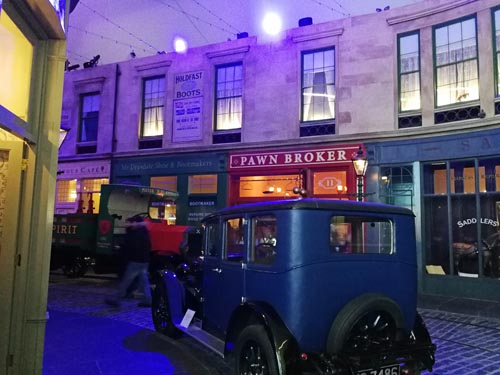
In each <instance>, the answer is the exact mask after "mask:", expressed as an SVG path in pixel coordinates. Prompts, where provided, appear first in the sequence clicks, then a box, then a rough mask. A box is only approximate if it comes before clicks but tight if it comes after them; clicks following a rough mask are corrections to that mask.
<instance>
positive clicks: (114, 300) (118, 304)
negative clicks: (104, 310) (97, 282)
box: [104, 298, 120, 307]
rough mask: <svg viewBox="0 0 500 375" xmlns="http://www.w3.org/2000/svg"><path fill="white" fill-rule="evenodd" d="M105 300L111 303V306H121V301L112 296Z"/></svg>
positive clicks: (108, 303)
mask: <svg viewBox="0 0 500 375" xmlns="http://www.w3.org/2000/svg"><path fill="white" fill-rule="evenodd" d="M104 302H105V303H106V304H107V305H110V306H113V307H120V301H118V300H116V299H112V298H106V299H105V300H104Z"/></svg>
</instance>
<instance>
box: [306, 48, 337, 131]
mask: <svg viewBox="0 0 500 375" xmlns="http://www.w3.org/2000/svg"><path fill="white" fill-rule="evenodd" d="M326 51H332V52H333V83H332V84H329V83H325V86H329V85H332V86H333V89H334V92H335V93H336V87H337V86H336V84H337V63H336V59H337V50H336V47H335V45H333V46H328V47H323V48H318V49H312V50H304V51H301V53H300V60H301V61H300V123H301V124H302V125H309V124H314V123H318V122H331V121H335V119H336V114H337V110H336V109H337V97H336V94H335V99H334V100H333V117H328V118H323V119H319V120H316V119H315V120H305V119H304V117H305V116H304V107H305V101H304V91H305V87H304V76H305V72H304V58H305V56H306V55H310V54H315V53H320V52H321V53H324V52H326ZM323 61H324V59H323ZM322 69H323V72H324V71H325V70H324V69H325V65H324V64H323V66H322ZM312 87H314V85H313V86H312Z"/></svg>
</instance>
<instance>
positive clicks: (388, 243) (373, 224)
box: [330, 216, 394, 254]
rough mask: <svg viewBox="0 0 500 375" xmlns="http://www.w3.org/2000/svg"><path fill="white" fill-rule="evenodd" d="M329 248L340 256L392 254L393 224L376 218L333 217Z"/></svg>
mask: <svg viewBox="0 0 500 375" xmlns="http://www.w3.org/2000/svg"><path fill="white" fill-rule="evenodd" d="M330 247H331V250H332V251H333V252H334V253H342V254H394V230H393V224H392V222H391V221H390V220H388V219H381V218H376V217H362V216H334V217H332V218H331V221H330Z"/></svg>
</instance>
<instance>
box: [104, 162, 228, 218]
mask: <svg viewBox="0 0 500 375" xmlns="http://www.w3.org/2000/svg"><path fill="white" fill-rule="evenodd" d="M111 182H112V183H120V184H136V185H137V184H138V185H145V186H152V187H157V188H162V189H167V190H171V191H176V192H178V193H179V198H178V199H177V201H176V204H175V206H171V207H158V209H159V211H160V212H159V216H160V217H164V218H165V219H167V220H168V221H169V222H170V223H172V224H179V225H193V226H196V225H198V224H199V222H200V220H201V219H202V218H203V217H204V216H205V215H207V214H209V213H211V212H213V211H215V210H217V209H219V208H222V207H225V206H226V205H227V198H226V197H227V171H226V156H225V154H223V153H193V154H185V155H168V156H146V157H133V158H132V157H131V158H120V159H118V158H117V159H114V160H113V161H112V162H111Z"/></svg>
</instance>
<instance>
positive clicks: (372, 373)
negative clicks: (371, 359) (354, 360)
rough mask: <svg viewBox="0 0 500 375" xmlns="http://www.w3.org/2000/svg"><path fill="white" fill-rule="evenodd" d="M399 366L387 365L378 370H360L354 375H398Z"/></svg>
mask: <svg viewBox="0 0 500 375" xmlns="http://www.w3.org/2000/svg"><path fill="white" fill-rule="evenodd" d="M399 369H400V367H399V365H389V366H383V367H380V368H378V369H374V368H370V369H366V370H361V371H358V372H357V373H356V375H399V374H400V372H399Z"/></svg>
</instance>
